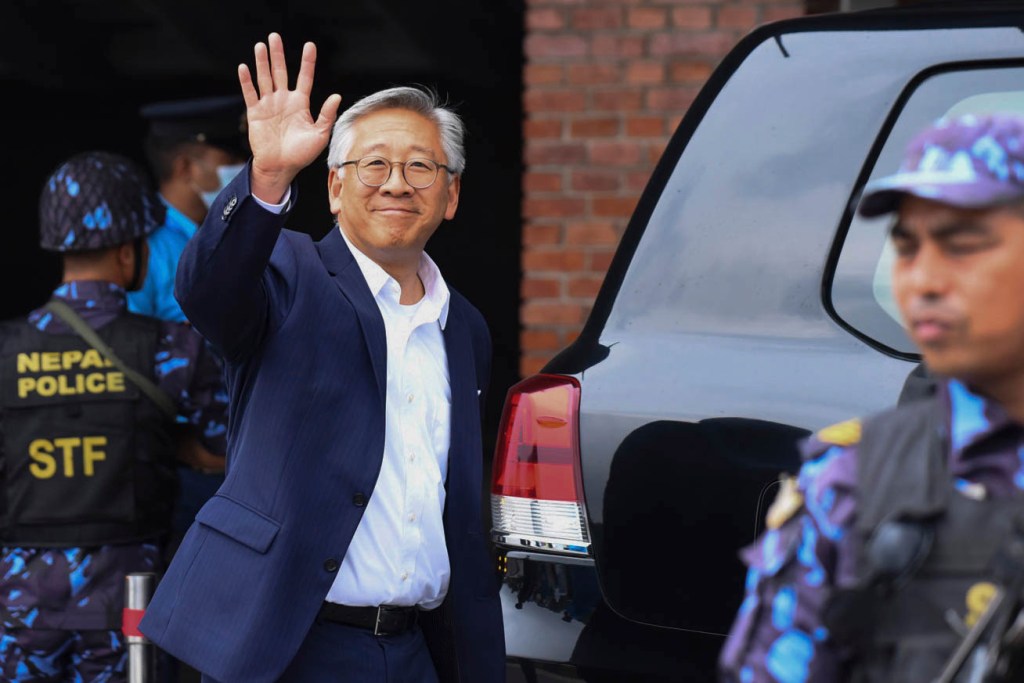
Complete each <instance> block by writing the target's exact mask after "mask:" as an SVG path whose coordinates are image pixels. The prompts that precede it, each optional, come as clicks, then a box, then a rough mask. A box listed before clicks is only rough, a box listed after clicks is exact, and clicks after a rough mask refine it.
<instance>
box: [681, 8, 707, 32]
mask: <svg viewBox="0 0 1024 683" xmlns="http://www.w3.org/2000/svg"><path fill="white" fill-rule="evenodd" d="M672 24H673V25H674V26H676V27H677V28H686V29H693V30H698V31H703V30H705V29H709V28H711V8H710V7H676V8H675V9H673V10H672Z"/></svg>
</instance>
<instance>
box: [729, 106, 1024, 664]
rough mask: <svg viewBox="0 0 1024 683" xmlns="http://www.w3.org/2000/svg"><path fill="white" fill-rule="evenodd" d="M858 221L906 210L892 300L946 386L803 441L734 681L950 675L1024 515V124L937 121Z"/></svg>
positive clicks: (760, 565)
mask: <svg viewBox="0 0 1024 683" xmlns="http://www.w3.org/2000/svg"><path fill="white" fill-rule="evenodd" d="M859 212H860V214H861V215H863V216H865V217H873V216H885V215H890V214H891V215H892V216H893V219H892V226H891V229H890V238H891V242H892V246H893V248H894V251H895V261H894V265H893V271H892V287H893V292H894V295H895V299H896V301H897V304H898V306H899V309H900V313H901V315H902V318H903V322H904V324H905V327H906V329H907V331H908V333H909V335H910V337H911V339H912V340H913V341H914V343H915V344H916V345H917V347H918V348H919V350H920V352H921V354H922V357H923V360H924V362H925V365H926V366H927V367H928V368H929V370H930V371H931V373H932V374H933V375H934V376H935V378H936V388H935V391H934V392H933V393H932V394H931V395H928V396H925V397H922V398H919V399H917V400H912V401H908V402H907V403H906V404H904V405H901V406H899V407H896V408H894V409H891V410H888V411H885V412H882V413H879V414H876V415H873V416H871V417H868V418H866V419H864V420H863V421H862V420H851V421H849V422H846V423H841V424H838V425H833V426H832V427H828V428H825V429H823V430H821V431H820V432H818V433H817V434H816V435H814V436H813V437H811V438H810V439H809V440H808V442H807V443H806V444H805V446H804V456H805V462H804V465H803V467H802V468H801V470H800V473H799V476H798V478H796V479H795V480H788V481H784V483H783V487H782V490H781V492H780V493H779V495H778V496H777V498H776V500H775V502H774V503H773V505H772V507H771V508H770V510H769V513H768V520H767V527H768V530H767V531H766V532H765V534H764V535H763V536H762V537H761V538H760V539H759V540H758V541H757V542H755V543H754V544H753V545H752V546H750V547H749V548H746V549H744V551H743V552H742V557H743V559H744V561H745V562H746V564H747V565H748V567H749V573H748V577H747V584H746V597H745V600H744V601H743V603H742V605H741V607H740V610H739V614H738V615H737V617H736V620H735V622H734V624H733V627H732V629H731V632H730V634H729V637H728V639H727V641H726V643H725V646H724V649H723V650H722V652H721V656H720V664H721V672H722V679H723V680H724V681H729V682H736V681H742V682H744V683H747V682H755V683H757V682H762V681H785V682H786V683H794V682H800V681H803V682H815V683H820V682H824V681H829V682H832V681H870V682H875V681H885V682H887V683H919V682H923V681H932V680H936V679H937V678H938V677H939V675H940V673H942V672H943V671H944V669H945V666H946V663H947V662H948V661H950V659H951V657H952V655H953V654H954V652H955V651H956V649H957V646H958V644H959V642H960V641H961V638H962V637H963V636H964V634H965V633H966V632H968V629H969V628H970V627H971V626H972V625H973V624H975V623H977V621H978V619H979V618H980V616H981V615H982V614H983V613H984V612H985V609H986V606H987V603H988V601H989V599H990V598H991V596H992V595H993V593H994V590H995V587H994V584H993V572H994V571H995V570H994V567H996V566H998V565H997V564H995V563H994V558H998V557H1000V556H1001V553H1002V552H1003V549H1004V548H1006V547H1007V542H1008V539H1010V538H1011V532H1012V531H1013V527H1014V525H1013V520H1014V518H1015V517H1017V516H1019V515H1020V513H1021V512H1024V497H1022V495H1021V492H1022V489H1024V457H1022V456H1024V267H1022V265H1021V264H1022V263H1024V118H1021V117H1019V116H1015V115H1011V114H989V115H965V116H962V117H959V118H955V119H943V120H940V121H937V122H935V123H934V124H933V125H932V126H930V127H928V128H927V129H926V130H924V131H922V132H921V133H920V134H918V136H917V137H915V139H914V140H913V141H912V142H911V144H910V145H909V147H908V148H907V151H906V154H905V157H904V161H903V163H902V165H901V168H900V169H899V171H898V172H897V173H896V174H895V175H892V176H890V177H888V178H884V179H882V180H879V181H877V182H876V183H873V184H872V185H869V186H868V188H867V191H866V193H865V195H864V197H863V199H862V201H861V203H860V205H859ZM958 680H959V679H958ZM972 680H974V679H972Z"/></svg>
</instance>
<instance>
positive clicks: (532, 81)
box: [523, 64, 564, 85]
mask: <svg viewBox="0 0 1024 683" xmlns="http://www.w3.org/2000/svg"><path fill="white" fill-rule="evenodd" d="M563 71H564V69H563V68H562V65H561V64H527V65H526V66H525V67H524V68H523V82H524V83H526V84H527V85H554V84H558V83H561V82H562V72H563Z"/></svg>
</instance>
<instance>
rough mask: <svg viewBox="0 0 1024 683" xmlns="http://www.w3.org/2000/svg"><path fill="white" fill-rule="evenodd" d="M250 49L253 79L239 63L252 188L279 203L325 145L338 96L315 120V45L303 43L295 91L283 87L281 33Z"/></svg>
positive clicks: (285, 69)
mask: <svg viewBox="0 0 1024 683" xmlns="http://www.w3.org/2000/svg"><path fill="white" fill-rule="evenodd" d="M268 46H269V47H268ZM254 51H255V55H256V83H255V84H253V80H252V76H251V74H250V73H249V67H248V66H246V65H245V64H240V65H239V66H238V82H239V83H240V84H241V86H242V96H243V97H244V98H245V106H246V116H247V117H248V121H249V147H250V148H251V150H252V156H253V161H252V181H251V190H252V193H253V195H255V196H256V197H259V198H260V199H262V200H263V201H266V202H270V203H278V202H280V201H281V199H282V198H283V197H284V195H285V192H286V191H287V190H288V186H289V185H290V184H291V182H292V180H294V179H295V176H296V175H298V173H299V171H301V170H302V169H303V168H305V167H306V166H308V165H309V164H310V163H311V162H312V161H314V160H315V159H316V158H317V156H319V154H320V152H322V151H323V149H324V147H326V146H327V143H328V141H329V140H330V137H331V127H332V126H333V125H334V121H335V119H337V117H338V106H339V105H340V104H341V95H338V94H333V95H331V96H330V97H328V98H327V99H326V100H325V101H324V104H323V106H322V107H321V108H320V115H319V116H318V117H317V119H316V120H315V121H314V120H313V116H312V114H311V112H310V107H309V93H310V91H311V90H312V88H313V72H314V70H315V68H316V46H315V45H314V44H313V43H306V44H305V45H303V47H302V64H301V66H300V67H299V75H298V78H297V79H296V81H295V89H294V90H289V89H288V67H287V66H286V64H285V59H284V44H283V43H282V42H281V36H280V35H278V34H277V33H271V34H270V35H269V36H268V38H267V42H266V43H256V46H255V49H254ZM257 88H258V90H257Z"/></svg>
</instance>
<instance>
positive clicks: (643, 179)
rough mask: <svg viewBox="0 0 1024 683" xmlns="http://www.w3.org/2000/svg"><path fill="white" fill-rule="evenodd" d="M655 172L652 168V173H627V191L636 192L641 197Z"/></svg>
mask: <svg viewBox="0 0 1024 683" xmlns="http://www.w3.org/2000/svg"><path fill="white" fill-rule="evenodd" d="M653 170H654V169H653V168H652V169H651V170H650V171H631V172H630V173H627V174H626V187H625V189H627V190H629V191H631V192H636V193H637V194H638V195H639V194H640V193H641V192H643V190H644V188H645V187H647V181H649V180H650V179H651V172H652V171H653Z"/></svg>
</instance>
